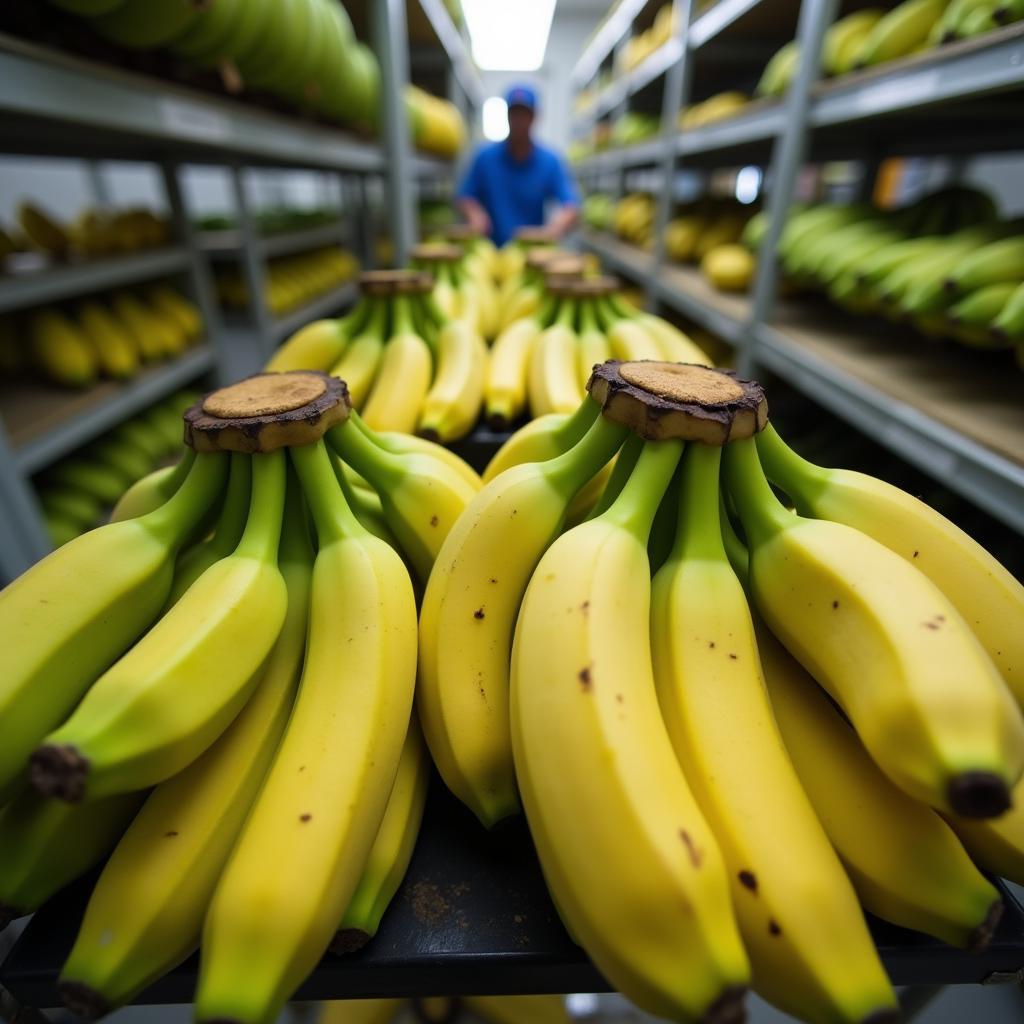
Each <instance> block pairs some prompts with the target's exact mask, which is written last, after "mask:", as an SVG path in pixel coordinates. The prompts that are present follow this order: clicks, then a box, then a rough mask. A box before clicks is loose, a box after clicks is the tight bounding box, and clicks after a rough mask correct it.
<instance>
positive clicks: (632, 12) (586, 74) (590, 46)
mask: <svg viewBox="0 0 1024 1024" xmlns="http://www.w3.org/2000/svg"><path fill="white" fill-rule="evenodd" d="M646 5H647V0H618V3H617V4H616V5H615V6H614V7H613V8H612V10H611V11H609V13H608V15H607V17H606V18H605V19H604V21H603V22H601V24H600V25H599V26H598V27H597V30H596V31H595V32H594V34H593V36H591V38H590V41H589V42H588V43H587V45H586V46H585V47H584V48H583V53H581V54H580V57H579V60H577V61H576V65H575V67H574V68H573V69H572V73H571V75H570V77H569V83H570V85H572V87H573V89H574V90H578V89H579V88H580V87H581V86H583V85H585V84H586V83H587V82H589V81H590V79H592V78H593V77H594V75H595V74H597V69H598V68H599V67H600V66H601V62H602V61H603V60H604V59H605V57H607V56H608V54H609V53H611V52H612V50H613V49H614V47H615V45H616V44H617V43H618V42H619V41H620V40H621V39H622V37H623V36H624V35H625V34H626V32H628V31H629V28H630V26H631V25H632V24H633V19H634V18H635V17H636V16H637V15H638V14H639V13H640V12H641V11H642V10H643V9H644V7H645V6H646Z"/></svg>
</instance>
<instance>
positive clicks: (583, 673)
mask: <svg viewBox="0 0 1024 1024" xmlns="http://www.w3.org/2000/svg"><path fill="white" fill-rule="evenodd" d="M579 681H580V685H581V686H582V687H583V690H584V691H589V690H590V689H591V688H592V687H593V685H594V680H593V678H592V677H591V675H590V666H589V665H585V666H584V667H583V668H581V669H580V671H579Z"/></svg>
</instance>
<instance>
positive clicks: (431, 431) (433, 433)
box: [417, 427, 441, 444]
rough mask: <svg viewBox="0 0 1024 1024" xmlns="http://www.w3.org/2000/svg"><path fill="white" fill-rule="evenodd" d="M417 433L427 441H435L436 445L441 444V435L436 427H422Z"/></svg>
mask: <svg viewBox="0 0 1024 1024" xmlns="http://www.w3.org/2000/svg"><path fill="white" fill-rule="evenodd" d="M417 433H418V434H419V435H420V437H422V438H424V439H425V440H427V441H433V442H434V444H441V434H440V432H439V431H438V430H437V429H436V428H435V427H420V429H419V430H418V431H417Z"/></svg>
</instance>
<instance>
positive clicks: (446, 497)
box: [328, 414, 477, 582]
mask: <svg viewBox="0 0 1024 1024" xmlns="http://www.w3.org/2000/svg"><path fill="white" fill-rule="evenodd" d="M328 437H329V440H330V445H331V447H332V448H333V449H334V451H335V452H337V453H338V455H340V456H341V458H342V459H343V460H344V461H345V462H346V463H348V464H349V465H351V466H352V467H353V468H354V469H355V470H356V472H357V473H359V474H360V475H361V476H363V477H365V478H366V479H367V480H368V481H370V483H371V484H372V485H373V488H374V490H376V491H377V493H378V494H379V495H380V500H381V506H382V508H383V511H384V518H385V519H386V521H387V523H388V526H390V527H391V529H392V530H393V531H394V533H395V536H396V537H397V538H398V541H399V544H400V545H401V547H402V550H403V551H404V552H405V554H406V555H407V556H408V557H409V559H410V561H411V562H412V564H413V566H414V567H415V569H416V574H417V575H418V576H419V578H420V580H421V581H423V582H425V581H426V579H427V577H428V576H429V575H430V570H431V567H432V566H433V564H434V559H435V558H436V557H437V554H438V552H439V551H440V549H441V545H442V544H443V542H444V539H445V537H447V536H448V531H449V530H451V528H452V526H453V525H454V524H455V522H456V520H457V519H458V518H459V516H460V515H461V514H462V511H463V510H464V509H465V507H466V506H467V505H468V504H469V502H470V501H471V500H472V499H473V498H474V497H475V496H476V493H477V489H476V487H475V486H473V485H471V484H469V483H467V481H466V480H465V479H464V478H463V476H461V475H460V474H459V473H458V472H456V471H455V470H454V469H452V468H451V467H450V466H448V465H447V464H446V463H444V462H441V461H439V460H438V459H436V458H434V456H432V455H429V454H427V453H425V452H418V451H409V452H404V453H396V452H389V451H386V450H385V449H383V448H381V447H380V446H378V445H376V444H374V443H373V441H372V440H371V437H370V432H369V429H368V428H367V427H366V425H365V423H364V422H363V421H362V419H361V418H360V417H359V416H358V414H355V415H350V416H349V419H348V421H347V422H346V423H343V424H341V425H340V426H338V427H335V428H333V429H332V430H331V431H330V433H329V434H328Z"/></svg>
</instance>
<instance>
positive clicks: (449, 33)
mask: <svg viewBox="0 0 1024 1024" xmlns="http://www.w3.org/2000/svg"><path fill="white" fill-rule="evenodd" d="M419 4H420V7H421V8H422V10H423V13H424V14H425V15H426V16H427V20H428V21H429V22H430V24H431V26H432V28H433V29H434V33H435V35H436V36H437V38H438V41H439V42H440V44H441V46H442V47H443V48H444V51H445V53H447V54H448V60H449V61H451V65H452V70H453V71H454V72H455V77H456V78H457V79H458V80H459V85H461V86H462V91H463V92H464V93H465V94H466V95H467V96H468V97H469V99H470V102H471V103H472V104H473V105H474V106H476V107H479V106H480V105H481V104H482V103H483V101H484V87H483V82H482V81H481V79H480V73H479V71H477V68H476V64H474V63H473V58H472V57H471V56H470V53H469V50H468V49H467V48H466V42H465V40H464V39H463V37H462V34H461V33H460V32H459V30H458V28H456V26H455V22H453V21H452V16H451V15H450V14H449V13H448V11H447V9H446V8H445V6H444V3H443V2H442V0H419Z"/></svg>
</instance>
